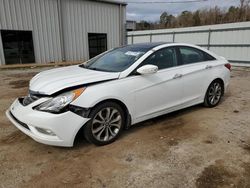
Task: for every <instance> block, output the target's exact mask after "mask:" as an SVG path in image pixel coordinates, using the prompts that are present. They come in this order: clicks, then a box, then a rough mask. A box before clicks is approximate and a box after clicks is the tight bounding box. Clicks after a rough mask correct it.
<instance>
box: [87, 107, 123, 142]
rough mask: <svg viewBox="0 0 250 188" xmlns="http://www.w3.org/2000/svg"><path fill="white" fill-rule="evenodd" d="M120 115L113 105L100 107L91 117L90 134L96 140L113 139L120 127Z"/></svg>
mask: <svg viewBox="0 0 250 188" xmlns="http://www.w3.org/2000/svg"><path fill="white" fill-rule="evenodd" d="M121 126H122V117H121V114H120V112H119V111H118V110H117V109H115V108H113V107H106V108H103V109H101V110H100V111H99V112H98V113H97V114H96V115H95V116H94V118H93V121H92V134H93V136H94V137H95V139H97V140H98V141H101V142H107V141H110V140H111V139H113V138H114V137H115V136H116V135H117V134H118V133H119V130H120V129H121Z"/></svg>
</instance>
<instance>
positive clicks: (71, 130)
mask: <svg viewBox="0 0 250 188" xmlns="http://www.w3.org/2000/svg"><path fill="white" fill-rule="evenodd" d="M45 100H47V99H46V98H41V99H39V100H37V101H35V102H33V103H31V104H29V105H27V106H23V105H22V104H21V103H20V100H19V99H16V100H15V101H14V102H13V104H12V105H11V107H10V108H9V109H8V110H7V111H6V115H7V117H8V119H9V120H10V121H11V122H12V123H13V124H14V125H15V126H16V127H17V128H18V129H19V130H21V131H22V132H23V133H25V134H26V135H28V136H30V137H31V138H33V139H34V140H35V141H37V142H40V143H43V144H47V145H53V146H64V147H71V146H73V144H74V139H75V136H76V134H77V132H78V131H79V130H80V128H81V127H82V126H83V125H84V124H85V123H87V121H88V120H89V119H88V118H83V117H81V116H79V115H77V114H75V113H73V112H71V111H67V112H64V113H60V114H52V113H48V112H41V111H37V110H34V109H33V107H34V106H37V105H38V104H41V103H42V102H44V101H45ZM48 132H49V133H50V134H49V133H48Z"/></svg>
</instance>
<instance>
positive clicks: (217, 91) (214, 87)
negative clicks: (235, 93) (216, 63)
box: [204, 80, 224, 107]
mask: <svg viewBox="0 0 250 188" xmlns="http://www.w3.org/2000/svg"><path fill="white" fill-rule="evenodd" d="M223 92H224V88H223V83H222V82H221V81H220V80H214V81H213V82H212V83H211V84H210V85H209V87H208V89H207V93H206V96H205V99H204V105H205V106H207V107H214V106H217V105H218V104H219V102H220V100H221V97H222V95H223Z"/></svg>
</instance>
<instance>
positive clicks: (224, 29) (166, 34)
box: [127, 22, 250, 63]
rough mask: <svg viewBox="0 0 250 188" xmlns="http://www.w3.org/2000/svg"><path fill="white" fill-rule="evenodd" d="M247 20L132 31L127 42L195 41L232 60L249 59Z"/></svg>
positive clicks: (249, 30) (249, 25)
mask: <svg viewBox="0 0 250 188" xmlns="http://www.w3.org/2000/svg"><path fill="white" fill-rule="evenodd" d="M249 36H250V22H241V23H232V24H221V25H209V26H200V27H189V28H179V29H160V30H147V31H132V32H128V34H127V42H128V44H132V43H141V42H159V41H165V42H184V43H191V44H197V45H200V46H202V47H205V48H209V49H210V50H211V51H214V52H215V53H217V54H219V55H221V56H224V57H226V58H227V59H228V60H231V61H233V62H239V63H240V62H242V63H250V37H249Z"/></svg>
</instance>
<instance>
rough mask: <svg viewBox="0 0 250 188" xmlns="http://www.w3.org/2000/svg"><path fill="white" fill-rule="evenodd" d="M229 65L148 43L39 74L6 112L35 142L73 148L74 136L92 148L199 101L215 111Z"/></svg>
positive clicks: (204, 54)
mask: <svg viewBox="0 0 250 188" xmlns="http://www.w3.org/2000/svg"><path fill="white" fill-rule="evenodd" d="M230 69H231V65H230V64H229V63H228V61H227V60H226V59H225V58H223V57H220V56H218V55H216V54H214V53H212V52H210V51H208V50H205V49H203V48H200V47H198V46H194V45H189V44H180V43H146V44H135V45H128V46H124V47H120V48H115V49H112V50H110V51H107V52H105V53H103V54H101V55H99V56H97V57H95V58H93V59H91V60H89V61H88V62H86V63H84V64H81V65H75V66H69V67H63V68H57V69H52V70H48V71H44V72H41V73H39V74H37V75H36V76H35V77H33V78H32V80H31V81H30V86H29V94H28V96H26V97H23V98H18V99H16V100H15V101H14V103H13V104H12V105H11V107H10V108H9V110H7V112H6V114H7V116H8V118H9V119H10V121H11V122H12V123H13V124H14V125H15V126H16V127H17V128H18V129H20V130H21V131H22V132H24V133H25V134H27V135H29V136H30V137H32V138H33V139H34V140H36V141H38V142H41V143H44V144H49V145H56V146H73V144H74V139H75V137H76V135H77V133H78V132H79V131H82V132H79V133H82V135H84V136H85V138H86V140H88V141H89V142H91V143H94V144H96V145H105V144H109V143H111V142H113V141H114V140H115V139H116V138H117V137H118V136H119V135H120V133H121V132H122V130H123V129H125V128H128V127H130V126H131V125H133V124H136V123H138V122H141V121H144V120H147V119H150V118H154V117H156V116H160V115H163V114H166V113H169V112H172V111H176V110H179V109H182V108H186V107H189V106H192V105H196V104H199V103H204V105H205V106H207V107H214V106H216V105H217V104H218V103H219V102H220V99H221V97H222V96H223V94H224V91H225V90H226V88H227V87H228V84H229V79H230Z"/></svg>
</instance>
